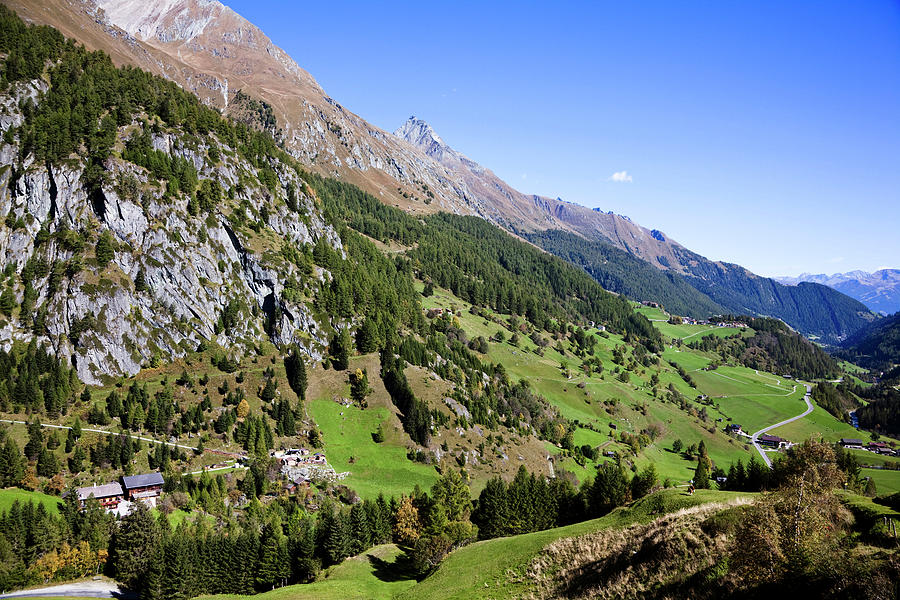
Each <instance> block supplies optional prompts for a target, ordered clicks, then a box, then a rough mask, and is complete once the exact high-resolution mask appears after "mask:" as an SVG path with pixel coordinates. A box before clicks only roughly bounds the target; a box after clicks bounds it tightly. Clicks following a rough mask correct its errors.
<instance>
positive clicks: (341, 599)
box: [202, 544, 416, 600]
mask: <svg viewBox="0 0 900 600" xmlns="http://www.w3.org/2000/svg"><path fill="white" fill-rule="evenodd" d="M399 555H400V549H399V548H397V546H395V545H393V544H386V545H384V546H376V547H374V548H372V549H370V550H369V551H367V552H365V553H363V554H361V555H359V556H355V557H353V558H349V559H347V560H345V561H344V562H342V563H341V564H339V565H337V566H334V567H332V568H331V569H329V570H328V572H327V574H326V576H325V578H324V579H322V580H320V581H316V582H314V583H310V584H300V585H289V586H287V587H283V588H280V589H277V590H273V591H271V592H266V593H263V594H257V595H255V596H238V595H220V596H204V597H202V598H204V599H208V600H213V599H215V600H237V599H239V598H254V599H258V600H381V599H384V600H387V599H388V598H393V597H394V596H396V595H397V594H399V593H400V592H402V591H403V590H406V589H408V588H410V587H411V586H413V585H415V583H416V582H415V580H414V579H410V578H408V577H404V576H403V575H402V569H399V571H400V573H398V569H396V568H395V560H396V559H397V557H398V556H399Z"/></svg>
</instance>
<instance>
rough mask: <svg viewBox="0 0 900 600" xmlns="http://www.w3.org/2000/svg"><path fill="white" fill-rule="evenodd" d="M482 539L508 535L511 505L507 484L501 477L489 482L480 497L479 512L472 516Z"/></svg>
mask: <svg viewBox="0 0 900 600" xmlns="http://www.w3.org/2000/svg"><path fill="white" fill-rule="evenodd" d="M472 520H473V521H474V522H475V524H476V525H478V533H479V535H480V537H481V538H482V539H490V538H495V537H500V536H502V535H506V534H507V533H508V532H509V530H510V528H509V505H508V501H507V487H506V483H505V482H504V481H503V480H502V479H501V478H499V477H493V478H491V479H489V480H488V482H487V484H486V485H485V486H484V489H483V490H481V495H479V496H478V510H477V511H475V513H474V514H473V515H472Z"/></svg>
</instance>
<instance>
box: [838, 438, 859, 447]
mask: <svg viewBox="0 0 900 600" xmlns="http://www.w3.org/2000/svg"><path fill="white" fill-rule="evenodd" d="M841 446H843V447H844V448H855V449H856V450H862V448H863V442H862V440H858V439H856V438H841Z"/></svg>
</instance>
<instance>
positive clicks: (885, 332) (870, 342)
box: [840, 313, 900, 371]
mask: <svg viewBox="0 0 900 600" xmlns="http://www.w3.org/2000/svg"><path fill="white" fill-rule="evenodd" d="M840 355H841V356H843V357H845V358H846V359H847V360H849V361H852V362H855V363H858V364H860V365H863V366H865V367H868V368H869V369H873V370H885V371H886V370H890V369H891V368H892V367H894V366H896V365H898V364H900V313H896V314H894V315H891V316H890V317H887V318H885V319H882V320H879V321H877V322H875V323H873V324H872V325H870V326H869V327H866V328H865V329H863V330H862V331H860V332H858V333H857V334H855V335H853V336H852V337H851V338H850V339H848V340H847V341H846V343H845V344H844V347H843V349H842V350H841V351H840Z"/></svg>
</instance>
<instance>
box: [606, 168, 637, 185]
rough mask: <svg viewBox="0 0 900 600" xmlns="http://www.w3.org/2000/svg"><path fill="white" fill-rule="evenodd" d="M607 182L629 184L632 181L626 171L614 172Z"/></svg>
mask: <svg viewBox="0 0 900 600" xmlns="http://www.w3.org/2000/svg"><path fill="white" fill-rule="evenodd" d="M607 181H612V182H614V183H631V182H632V181H633V179H632V178H631V175H629V174H628V171H616V172H615V173H613V174H612V175H610V176H609V178H608V179H607Z"/></svg>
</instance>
